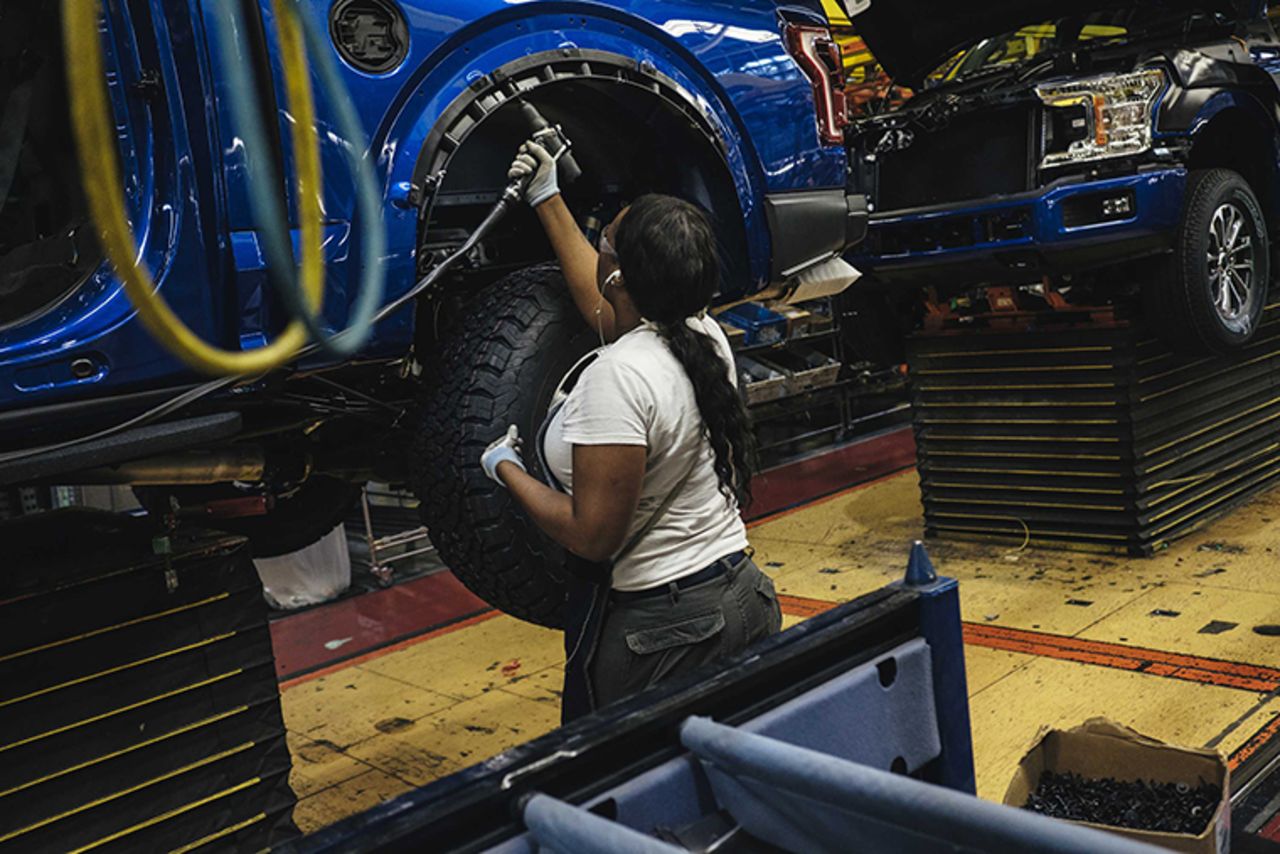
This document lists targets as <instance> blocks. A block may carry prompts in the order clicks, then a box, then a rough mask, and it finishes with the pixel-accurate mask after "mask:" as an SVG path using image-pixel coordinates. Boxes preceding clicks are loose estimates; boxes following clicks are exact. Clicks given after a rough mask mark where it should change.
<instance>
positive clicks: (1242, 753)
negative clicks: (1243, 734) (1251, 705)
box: [1229, 718, 1280, 771]
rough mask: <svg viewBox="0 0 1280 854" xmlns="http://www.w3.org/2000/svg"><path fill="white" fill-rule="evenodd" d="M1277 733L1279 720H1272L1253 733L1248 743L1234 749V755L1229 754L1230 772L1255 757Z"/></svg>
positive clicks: (1279, 728)
mask: <svg viewBox="0 0 1280 854" xmlns="http://www.w3.org/2000/svg"><path fill="white" fill-rule="evenodd" d="M1277 733H1280V718H1272V719H1271V722H1270V723H1268V724H1267V725H1266V726H1264V727H1263V728H1262V729H1260V730H1258V731H1257V732H1255V733H1254V734H1253V735H1252V736H1250V738H1249V740H1248V741H1246V742H1245V743H1244V744H1242V745H1240V746H1239V747H1237V748H1236V751H1235V753H1232V754H1231V758H1230V760H1229V764H1230V765H1231V770H1232V771H1234V770H1236V769H1237V768H1239V767H1240V766H1241V765H1243V764H1244V763H1245V762H1247V761H1249V760H1250V759H1252V758H1253V757H1254V756H1256V755H1257V753H1258V751H1260V750H1262V748H1264V747H1266V746H1267V743H1268V742H1270V741H1271V739H1273V738H1275V737H1276V734H1277Z"/></svg>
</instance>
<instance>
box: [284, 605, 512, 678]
mask: <svg viewBox="0 0 1280 854" xmlns="http://www.w3.org/2000/svg"><path fill="white" fill-rule="evenodd" d="M500 616H502V612H501V611H492V610H490V611H485V612H483V613H480V614H476V615H474V616H472V617H467V618H466V619H465V620H459V621H458V622H456V623H450V624H449V625H447V626H441V627H440V628H438V629H434V630H432V631H429V632H426V633H424V634H420V635H414V636H413V637H411V638H405V639H404V640H402V641H399V642H398V643H392V644H387V645H386V646H382V647H378V648H377V649H374V650H370V651H369V652H366V653H365V654H364V655H357V656H353V657H351V658H344V659H343V660H341V661H338V662H335V663H334V664H330V665H329V666H327V667H321V668H319V669H317V670H310V671H308V672H306V673H303V674H302V675H300V676H295V677H293V678H292V679H286V680H284V681H283V682H281V683H280V690H281V691H287V690H288V689H290V688H292V687H293V686H295V685H301V684H302V683H303V682H310V681H311V680H312V679H319V678H320V677H321V676H328V675H329V674H330V673H337V672H338V671H339V670H346V669H347V668H349V667H355V666H357V665H360V664H364V663H365V662H366V661H373V660H374V659H375V658H381V657H382V656H384V655H390V654H391V653H393V652H399V651H400V650H402V649H408V648H409V647H411V646H417V645H418V644H420V643H423V642H425V641H429V640H431V639H432V638H438V637H441V636H443V635H448V634H452V633H453V632H456V631H458V630H459V629H465V628H467V627H468V626H475V625H478V624H480V623H484V622H488V621H489V620H492V619H493V618H494V617H500Z"/></svg>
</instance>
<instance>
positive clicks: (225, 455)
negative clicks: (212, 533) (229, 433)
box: [67, 445, 267, 486]
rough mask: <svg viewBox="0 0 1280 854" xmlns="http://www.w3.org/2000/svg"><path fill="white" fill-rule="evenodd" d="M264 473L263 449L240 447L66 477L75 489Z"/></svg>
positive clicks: (226, 479)
mask: <svg viewBox="0 0 1280 854" xmlns="http://www.w3.org/2000/svg"><path fill="white" fill-rule="evenodd" d="M266 470H267V457H266V454H265V453H264V452H263V450H262V448H258V447H254V446H251V445H243V446H235V447H230V448H220V449H216V450H209V451H187V452H184V453H181V454H168V455H164V456H159V457H147V458H145V459H141V460H132V461H130V462H127V463H120V464H119V465H114V466H109V467H106V468H99V469H90V470H89V471H85V472H81V473H80V474H76V475H69V476H68V478H67V480H68V481H73V482H74V483H75V484H76V485H77V486H199V485H207V484H213V483H231V482H232V481H246V482H250V483H252V482H256V481H260V480H262V479H263V477H264V476H265V475H266Z"/></svg>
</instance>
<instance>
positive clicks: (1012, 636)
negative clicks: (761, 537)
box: [778, 596, 1280, 742]
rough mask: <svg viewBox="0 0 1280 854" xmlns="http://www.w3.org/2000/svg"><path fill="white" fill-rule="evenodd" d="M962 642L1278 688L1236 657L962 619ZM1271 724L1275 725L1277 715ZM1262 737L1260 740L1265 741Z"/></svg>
mask: <svg viewBox="0 0 1280 854" xmlns="http://www.w3.org/2000/svg"><path fill="white" fill-rule="evenodd" d="M778 601H779V603H780V604H781V605H782V610H783V612H784V613H786V614H788V615H789V616H793V617H801V618H804V619H808V618H810V617H816V616H817V615H818V614H821V613H823V612H825V611H829V610H831V609H832V608H834V607H835V605H836V603H834V602H826V601H823V600H821V599H806V598H804V597H801V596H779V597H778ZM964 641H965V643H966V644H969V645H972V646H982V647H987V648H989V649H998V650H1003V651H1005V652H1018V653H1022V654H1024V655H1039V656H1044V657H1046V658H1055V659H1058V660H1060V661H1075V662H1079V663H1081V664H1092V665H1095V666H1097V667H1111V668H1115V669H1117V670H1129V671H1132V672H1134V673H1146V674H1148V675H1151V676H1163V677H1165V678H1168V679H1181V680H1183V681H1186V682H1198V683H1201V684H1204V685H1217V686H1219V687H1222V688H1235V689H1238V690H1241V691H1255V692H1257V693H1261V694H1267V693H1270V692H1272V691H1275V690H1277V689H1280V670H1278V669H1276V668H1274V667H1262V666H1259V665H1256V664H1248V663H1245V662H1240V661H1223V660H1221V659H1216V658H1202V657H1200V656H1197V655H1183V654H1181V653H1176V652H1165V651H1163V650H1158V649H1147V648H1145V647H1137V646H1126V645H1124V644H1118V643H1106V642H1104V641H1089V640H1081V639H1079V638H1071V637H1065V636H1063V635H1051V634H1046V633H1044V632H1036V631H1029V630H1027V629H1011V628H1005V627H1002V626H988V625H981V624H977V623H965V624H964ZM1276 726H1277V727H1280V720H1278V721H1277V724H1276ZM1259 735H1261V733H1260V734H1259ZM1268 737H1269V735H1268ZM1265 740H1266V739H1265V738H1264V739H1262V741H1264V742H1265Z"/></svg>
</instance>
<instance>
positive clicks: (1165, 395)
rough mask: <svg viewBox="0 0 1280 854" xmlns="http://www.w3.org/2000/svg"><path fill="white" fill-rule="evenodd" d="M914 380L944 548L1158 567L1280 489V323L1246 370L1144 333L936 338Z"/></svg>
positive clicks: (920, 346) (1267, 331)
mask: <svg viewBox="0 0 1280 854" xmlns="http://www.w3.org/2000/svg"><path fill="white" fill-rule="evenodd" d="M910 367H911V375H912V385H913V392H912V394H913V406H914V424H915V433H916V442H917V447H918V457H919V470H920V478H921V489H922V493H923V498H924V508H925V521H926V528H927V531H928V533H929V534H930V535H933V536H943V537H952V538H980V539H996V540H1000V541H1008V542H1012V543H1014V544H1017V543H1020V542H1030V543H1034V544H1038V545H1052V544H1056V545H1060V546H1066V547H1074V548H1092V549H1100V550H1107V551H1124V552H1128V553H1131V554H1150V553H1152V552H1153V551H1155V550H1157V549H1160V548H1162V547H1163V546H1164V545H1165V544H1167V543H1168V542H1170V541H1171V540H1174V539H1176V538H1178V537H1180V536H1184V535H1186V534H1187V533H1189V532H1191V531H1193V530H1195V529H1196V528H1197V527H1199V526H1201V525H1203V524H1205V523H1206V522H1208V521H1210V520H1212V519H1213V518H1215V517H1216V516H1218V515H1220V514H1222V513H1223V512H1225V511H1227V510H1229V509H1231V508H1232V507H1234V506H1235V505H1237V504H1239V503H1241V502H1242V501H1245V500H1247V499H1248V498H1250V497H1251V496H1253V495H1255V494H1257V493H1258V492H1260V491H1262V490H1265V489H1267V488H1268V487H1270V486H1272V485H1273V484H1275V483H1276V482H1277V478H1278V477H1280V322H1277V316H1276V312H1275V311H1271V312H1269V313H1268V315H1267V323H1266V324H1265V325H1264V326H1263V328H1262V329H1261V330H1260V331H1259V335H1258V338H1257V340H1256V341H1255V342H1254V343H1253V344H1252V345H1251V346H1249V347H1248V348H1247V349H1246V350H1244V351H1242V352H1240V353H1237V354H1234V355H1232V356H1221V357H1206V358H1190V357H1184V356H1176V355H1174V354H1172V353H1170V352H1169V350H1168V349H1167V348H1166V347H1165V346H1164V345H1162V344H1160V343H1159V342H1158V341H1157V340H1156V339H1155V336H1153V335H1151V334H1150V333H1149V332H1147V331H1145V330H1143V329H1142V328H1140V327H1135V326H1125V325H1113V326H1101V325H1093V326H1061V327H1055V326H1052V325H1047V324H1041V325H1039V326H1038V328H1035V329H1031V330H1027V329H1023V330H1017V331H1015V330H1008V329H1005V330H1002V329H998V328H989V329H966V330H963V331H947V332H939V333H935V334H927V333H922V334H920V335H918V336H916V337H915V338H914V339H913V341H912V344H911V354H910Z"/></svg>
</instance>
